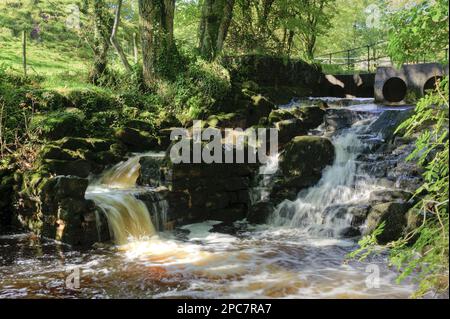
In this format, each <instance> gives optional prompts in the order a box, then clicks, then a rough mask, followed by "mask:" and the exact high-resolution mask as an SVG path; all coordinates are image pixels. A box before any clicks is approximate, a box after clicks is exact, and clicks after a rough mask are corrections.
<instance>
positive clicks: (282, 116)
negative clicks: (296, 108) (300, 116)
mask: <svg viewBox="0 0 450 319" xmlns="http://www.w3.org/2000/svg"><path fill="white" fill-rule="evenodd" d="M295 118H296V116H295V115H294V114H292V112H291V111H290V110H284V109H277V110H273V111H272V112H270V114H269V117H268V122H269V124H275V123H277V122H281V121H285V120H293V119H295Z"/></svg>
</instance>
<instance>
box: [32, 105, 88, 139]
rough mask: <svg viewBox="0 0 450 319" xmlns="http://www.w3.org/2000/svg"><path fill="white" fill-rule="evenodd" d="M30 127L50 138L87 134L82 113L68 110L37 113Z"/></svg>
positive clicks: (41, 135)
mask: <svg viewBox="0 0 450 319" xmlns="http://www.w3.org/2000/svg"><path fill="white" fill-rule="evenodd" d="M30 129H31V130H33V131H34V132H36V134H37V135H38V136H39V137H41V138H44V139H48V140H58V139H60V138H63V137H65V136H82V135H84V134H85V130H84V126H83V125H82V119H81V117H80V115H79V114H77V113H74V112H67V111H58V112H51V113H48V114H39V115H35V116H34V117H33V118H32V120H31V123H30Z"/></svg>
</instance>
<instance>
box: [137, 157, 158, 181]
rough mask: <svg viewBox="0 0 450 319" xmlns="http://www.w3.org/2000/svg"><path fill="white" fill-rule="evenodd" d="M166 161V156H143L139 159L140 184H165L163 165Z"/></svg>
mask: <svg viewBox="0 0 450 319" xmlns="http://www.w3.org/2000/svg"><path fill="white" fill-rule="evenodd" d="M164 161H165V158H164V157H156V156H143V157H141V159H140V160H139V164H140V166H141V169H140V172H139V177H138V179H137V184H138V185H143V186H154V187H157V186H161V185H162V184H163V172H162V170H161V167H162V166H163V163H164Z"/></svg>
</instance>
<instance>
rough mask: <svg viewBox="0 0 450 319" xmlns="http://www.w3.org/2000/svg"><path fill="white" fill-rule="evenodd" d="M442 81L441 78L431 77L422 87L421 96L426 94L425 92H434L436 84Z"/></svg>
mask: <svg viewBox="0 0 450 319" xmlns="http://www.w3.org/2000/svg"><path fill="white" fill-rule="evenodd" d="M442 79H443V78H442V76H433V77H431V78H429V79H428V80H427V81H426V82H425V84H424V85H423V90H422V93H423V95H425V94H427V92H428V91H430V90H435V89H436V87H437V84H438V83H439V82H440V81H442Z"/></svg>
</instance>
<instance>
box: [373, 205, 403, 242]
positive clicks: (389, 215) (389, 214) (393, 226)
mask: <svg viewBox="0 0 450 319" xmlns="http://www.w3.org/2000/svg"><path fill="white" fill-rule="evenodd" d="M409 208H410V205H409V204H408V203H404V202H390V203H383V204H378V205H375V206H373V207H372V209H371V211H370V213H369V215H368V216H367V221H366V228H365V230H364V234H370V233H372V232H373V231H374V230H375V229H376V228H377V227H378V226H379V225H380V224H381V223H383V222H384V223H385V226H384V230H383V232H382V233H381V234H380V235H378V237H377V240H378V242H379V243H380V244H386V243H388V242H391V241H394V240H397V239H399V238H400V237H401V235H402V234H403V232H404V230H405V228H406V227H407V225H408V218H407V214H406V213H407V212H408V210H409Z"/></svg>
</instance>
